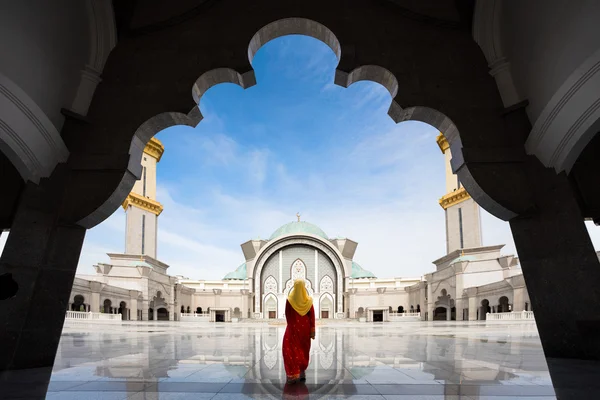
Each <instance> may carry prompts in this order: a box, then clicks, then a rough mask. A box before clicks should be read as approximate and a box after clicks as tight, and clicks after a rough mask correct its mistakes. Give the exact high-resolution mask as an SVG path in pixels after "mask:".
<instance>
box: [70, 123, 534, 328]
mask: <svg viewBox="0 0 600 400" xmlns="http://www.w3.org/2000/svg"><path fill="white" fill-rule="evenodd" d="M437 143H438V145H439V147H440V149H441V151H442V153H443V154H444V158H445V163H446V191H447V194H446V195H444V196H443V197H442V198H441V199H440V205H441V206H442V208H443V209H444V210H445V219H446V243H447V252H448V254H447V255H445V256H443V257H441V258H439V259H438V260H435V261H434V262H433V264H434V265H435V267H436V269H435V271H433V272H431V273H429V274H426V275H424V276H422V277H415V278H389V279H386V278H377V277H375V275H374V274H372V273H371V272H369V271H367V270H365V269H363V268H362V267H361V266H360V265H359V264H358V263H357V262H356V261H354V254H355V252H356V249H357V246H358V243H357V242H355V241H353V240H351V239H348V238H335V239H334V238H329V237H328V236H327V234H326V233H325V232H324V231H323V230H322V229H321V228H319V227H318V226H317V225H314V224H311V223H309V222H306V221H301V219H300V215H297V221H293V222H290V223H287V224H285V225H283V226H281V227H279V228H278V229H277V230H275V231H274V232H273V234H272V235H271V236H270V237H269V239H268V240H249V241H247V242H245V243H243V244H242V245H241V250H242V253H243V257H244V262H243V263H242V264H241V265H240V266H239V267H238V268H237V269H236V270H235V271H233V272H230V273H229V274H227V275H226V276H225V277H224V278H223V279H221V280H213V281H208V280H201V279H200V280H194V279H189V278H184V277H174V276H171V275H169V274H168V272H167V270H168V268H169V266H168V265H166V264H164V263H162V262H160V261H158V260H156V259H155V258H154V257H155V255H156V235H157V232H156V229H155V227H156V221H157V219H158V216H159V215H160V213H161V212H162V205H161V204H160V203H158V201H157V199H156V190H155V188H156V168H157V164H158V161H160V158H161V156H162V153H163V151H164V147H163V146H162V144H161V143H160V142H159V141H158V140H156V139H152V141H151V142H150V143H149V144H148V146H147V147H146V149H145V150H144V162H143V165H142V166H143V169H144V170H143V177H142V179H141V180H140V181H138V182H137V183H136V185H135V186H134V188H133V191H132V193H131V194H130V196H129V197H128V198H127V200H126V201H125V203H124V204H123V207H124V209H125V211H126V212H127V216H128V218H127V229H126V230H127V235H126V242H127V243H126V246H125V248H126V253H127V254H109V257H110V263H109V264H98V265H96V266H95V269H96V275H91V276H77V278H76V280H75V284H74V286H73V291H72V295H71V299H72V303H71V307H70V309H72V310H84V311H91V312H110V313H121V314H123V319H132V320H149V319H154V320H180V319H181V318H180V317H181V316H182V314H183V315H184V316H185V318H184V320H188V317H196V316H200V317H205V319H206V320H207V321H208V320H212V321H216V320H223V321H230V320H231V319H240V318H242V319H244V318H255V319H283V318H285V304H286V298H287V296H288V294H289V291H290V289H291V287H292V285H293V282H294V280H295V279H304V280H305V281H306V289H307V291H308V293H309V294H310V295H311V296H312V297H313V299H314V308H315V314H316V317H317V318H327V319H331V318H334V319H341V318H351V319H360V318H364V320H367V321H371V320H374V321H378V320H384V321H387V320H389V319H390V318H389V317H390V315H391V314H396V315H398V313H414V314H413V315H415V316H418V317H420V318H421V319H423V320H454V319H456V320H477V319H485V317H486V314H487V313H488V312H490V313H496V312H508V311H529V310H531V306H530V304H531V303H530V301H529V295H528V293H527V289H526V287H525V281H524V279H523V275H522V274H521V270H520V268H519V265H518V260H517V258H515V257H514V256H511V255H508V256H506V255H502V254H501V253H500V250H501V249H502V247H503V245H498V246H483V245H482V243H481V224H480V218H479V206H478V205H477V204H476V203H475V202H474V201H473V200H472V199H471V197H470V196H469V195H468V193H466V192H465V190H464V188H463V187H462V185H461V184H460V182H459V181H458V179H457V178H456V175H453V173H452V170H451V168H450V166H449V163H450V159H451V155H450V149H449V146H448V142H447V141H446V139H445V138H444V136H443V135H441V134H440V135H439V136H438V138H437ZM138 253H141V254H142V255H139V254H138ZM211 310H212V311H213V312H211ZM193 319H195V318H193ZM394 320H395V319H394Z"/></svg>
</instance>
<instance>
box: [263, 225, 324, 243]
mask: <svg viewBox="0 0 600 400" xmlns="http://www.w3.org/2000/svg"><path fill="white" fill-rule="evenodd" d="M292 233H299V234H303V233H304V234H307V233H308V234H312V235H316V236H319V237H322V238H323V239H329V238H328V237H327V235H326V234H325V232H323V230H322V229H321V228H319V227H318V226H316V225H314V224H311V223H310V222H305V221H294V222H290V223H289V224H285V225H283V226H282V227H280V228H279V229H277V230H276V231H275V232H273V234H272V235H271V237H270V238H269V240H273V239H276V238H278V237H280V236H284V235H289V234H292Z"/></svg>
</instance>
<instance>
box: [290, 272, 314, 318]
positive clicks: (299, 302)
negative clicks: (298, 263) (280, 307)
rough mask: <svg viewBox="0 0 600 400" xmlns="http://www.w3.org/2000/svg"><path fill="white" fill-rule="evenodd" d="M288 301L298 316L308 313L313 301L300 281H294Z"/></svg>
mask: <svg viewBox="0 0 600 400" xmlns="http://www.w3.org/2000/svg"><path fill="white" fill-rule="evenodd" d="M288 301H289V302H290V305H291V306H292V307H293V308H294V310H296V312H297V313H298V314H300V315H306V314H307V313H308V312H309V311H310V307H312V304H313V299H312V297H310V296H309V295H308V293H307V292H306V287H305V286H304V281H303V280H302V279H296V280H295V281H294V287H293V288H292V290H290V294H289V295H288Z"/></svg>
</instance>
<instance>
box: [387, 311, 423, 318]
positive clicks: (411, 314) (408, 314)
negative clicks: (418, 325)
mask: <svg viewBox="0 0 600 400" xmlns="http://www.w3.org/2000/svg"><path fill="white" fill-rule="evenodd" d="M389 316H390V317H398V318H404V317H419V318H420V317H421V313H420V312H405V313H398V312H391V313H389Z"/></svg>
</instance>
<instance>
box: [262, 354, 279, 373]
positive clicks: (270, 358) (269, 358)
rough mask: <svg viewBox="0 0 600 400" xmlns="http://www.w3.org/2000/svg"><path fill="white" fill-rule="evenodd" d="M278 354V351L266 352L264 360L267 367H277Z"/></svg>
mask: <svg viewBox="0 0 600 400" xmlns="http://www.w3.org/2000/svg"><path fill="white" fill-rule="evenodd" d="M277 355H278V353H277V351H268V352H266V353H265V356H264V360H265V365H266V367H267V368H269V369H273V368H275V365H277Z"/></svg>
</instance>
